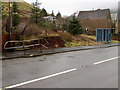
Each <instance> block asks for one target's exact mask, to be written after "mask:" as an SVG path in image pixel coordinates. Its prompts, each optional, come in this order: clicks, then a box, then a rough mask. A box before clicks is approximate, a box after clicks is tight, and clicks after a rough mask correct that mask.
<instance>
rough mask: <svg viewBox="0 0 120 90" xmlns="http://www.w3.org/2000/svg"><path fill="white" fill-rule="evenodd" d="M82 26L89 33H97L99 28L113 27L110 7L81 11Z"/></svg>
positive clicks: (79, 17)
mask: <svg viewBox="0 0 120 90" xmlns="http://www.w3.org/2000/svg"><path fill="white" fill-rule="evenodd" d="M78 19H79V20H80V23H81V26H82V28H83V29H84V30H85V32H86V33H87V34H92V35H93V34H95V33H96V29H97V28H111V27H112V22H111V14H110V10H109V9H97V10H91V11H80V12H79V14H78Z"/></svg>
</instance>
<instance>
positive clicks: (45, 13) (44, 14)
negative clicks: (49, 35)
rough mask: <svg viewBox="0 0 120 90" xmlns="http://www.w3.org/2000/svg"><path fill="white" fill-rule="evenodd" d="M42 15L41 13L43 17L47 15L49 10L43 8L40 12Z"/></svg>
mask: <svg viewBox="0 0 120 90" xmlns="http://www.w3.org/2000/svg"><path fill="white" fill-rule="evenodd" d="M40 15H41V17H45V16H47V15H48V14H47V11H46V10H45V9H44V8H43V9H42V10H41V12H40Z"/></svg>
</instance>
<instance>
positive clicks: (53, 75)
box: [4, 68, 77, 89]
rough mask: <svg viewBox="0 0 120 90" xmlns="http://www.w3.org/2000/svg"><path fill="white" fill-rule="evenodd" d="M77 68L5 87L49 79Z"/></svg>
mask: <svg viewBox="0 0 120 90" xmlns="http://www.w3.org/2000/svg"><path fill="white" fill-rule="evenodd" d="M75 70H77V69H76V68H74V69H70V70H67V71H63V72H59V73H56V74H52V75H49V76H45V77H41V78H38V79H34V80H30V81H26V82H23V83H19V84H15V85H11V86H8V87H5V88H4V89H9V88H15V87H19V86H23V85H26V84H29V83H33V82H36V81H40V80H44V79H47V78H51V77H55V76H58V75H61V74H65V73H69V72H72V71H75Z"/></svg>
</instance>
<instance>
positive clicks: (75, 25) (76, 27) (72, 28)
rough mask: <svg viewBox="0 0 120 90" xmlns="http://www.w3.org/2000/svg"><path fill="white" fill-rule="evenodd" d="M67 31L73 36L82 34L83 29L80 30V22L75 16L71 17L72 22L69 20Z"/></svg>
mask: <svg viewBox="0 0 120 90" xmlns="http://www.w3.org/2000/svg"><path fill="white" fill-rule="evenodd" d="M67 31H68V32H69V33H71V34H73V35H76V34H82V33H83V29H82V28H81V25H80V21H79V20H78V19H77V18H76V17H75V16H73V17H72V20H70V22H69V24H68V30H67Z"/></svg>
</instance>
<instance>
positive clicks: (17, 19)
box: [12, 2, 20, 27]
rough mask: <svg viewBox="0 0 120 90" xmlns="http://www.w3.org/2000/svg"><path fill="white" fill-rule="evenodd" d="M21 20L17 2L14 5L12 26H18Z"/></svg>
mask: <svg viewBox="0 0 120 90" xmlns="http://www.w3.org/2000/svg"><path fill="white" fill-rule="evenodd" d="M19 22H20V15H19V8H18V5H17V3H16V2H13V6H12V26H13V27H16V26H17V25H18V24H19Z"/></svg>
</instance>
